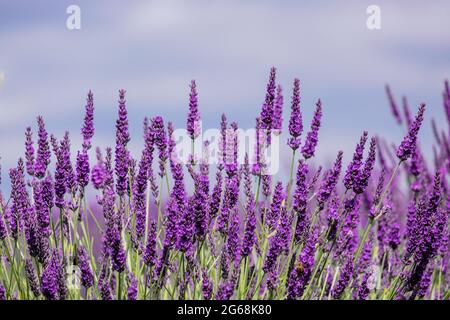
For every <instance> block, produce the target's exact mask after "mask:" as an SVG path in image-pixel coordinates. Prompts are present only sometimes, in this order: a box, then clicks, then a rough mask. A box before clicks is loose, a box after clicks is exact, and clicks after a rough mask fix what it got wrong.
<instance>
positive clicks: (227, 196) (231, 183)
mask: <svg viewBox="0 0 450 320" xmlns="http://www.w3.org/2000/svg"><path fill="white" fill-rule="evenodd" d="M238 197H239V182H238V178H237V176H233V177H231V178H230V177H227V178H226V180H225V192H224V197H223V202H222V208H221V210H220V214H219V217H218V218H217V230H218V231H219V232H222V233H225V232H226V230H227V227H228V221H229V218H230V214H231V212H232V211H233V209H234V207H235V206H236V204H237V202H238Z"/></svg>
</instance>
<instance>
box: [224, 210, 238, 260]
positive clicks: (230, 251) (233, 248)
mask: <svg viewBox="0 0 450 320" xmlns="http://www.w3.org/2000/svg"><path fill="white" fill-rule="evenodd" d="M239 226H240V225H239V213H238V210H237V208H236V209H234V210H233V213H232V214H231V217H230V223H229V225H228V230H227V242H226V252H227V256H228V259H229V262H230V263H232V264H234V265H235V266H236V265H237V263H238V262H239V258H240V257H239V256H240V246H239V244H240V239H239Z"/></svg>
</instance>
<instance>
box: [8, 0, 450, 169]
mask: <svg viewBox="0 0 450 320" xmlns="http://www.w3.org/2000/svg"><path fill="white" fill-rule="evenodd" d="M71 4H76V5H79V6H80V8H81V30H75V31H69V30H68V29H67V28H66V19H67V16H68V15H67V14H66V8H67V7H68V6H69V5H71ZM371 4H376V5H378V6H379V7H380V8H381V30H372V31H371V30H368V29H367V27H366V19H367V14H366V8H367V6H369V5H371ZM449 14H450V2H449V1H444V0H442V1H439V0H436V1H433V2H430V1H376V0H373V1H361V0H358V1H356V0H355V1H339V2H337V1H267V0H263V1H261V0H258V1H257V0H249V1H171V0H164V1H126V2H124V1H95V2H94V1H74V0H73V1H42V0H37V1H20V0H19V1H6V0H0V111H1V113H0V156H1V157H2V164H3V168H9V167H10V166H12V165H13V163H14V162H15V161H16V160H17V158H18V157H19V156H21V155H22V153H23V132H24V128H25V127H26V126H28V125H33V126H35V117H36V116H37V115H38V114H41V115H43V116H44V118H45V119H46V122H47V125H48V128H49V130H50V131H51V132H54V133H55V134H57V135H58V136H61V135H62V134H63V132H64V130H66V129H68V130H70V132H71V135H72V137H73V139H74V147H75V148H76V147H77V145H78V144H79V138H78V136H79V134H78V132H79V130H80V127H81V122H82V117H83V108H84V104H85V97H86V93H87V91H88V90H89V89H92V90H93V92H94V96H95V107H96V129H97V132H96V137H95V140H94V143H95V144H97V145H100V146H105V145H111V144H112V143H113V139H114V131H113V130H114V120H115V117H116V107H117V98H118V90H119V89H120V88H125V89H126V90H127V101H128V107H129V114H130V123H131V130H132V134H133V140H132V145H131V147H132V148H133V149H134V150H136V151H137V150H139V148H140V143H141V138H140V136H141V127H142V120H143V117H144V116H152V115H156V114H159V115H162V116H164V117H165V118H166V119H171V120H172V121H173V122H174V124H175V127H181V126H183V125H184V123H185V114H186V111H187V103H188V99H187V97H188V92H189V82H190V80H191V79H196V81H197V84H198V90H199V99H200V110H201V113H202V117H203V119H204V127H206V128H208V127H217V126H218V123H219V119H220V114H221V113H222V112H225V113H226V114H227V115H228V117H229V118H230V119H233V120H236V121H238V123H239V125H240V126H241V127H243V128H248V127H251V126H252V125H253V123H254V118H255V116H256V115H257V113H258V112H259V109H260V106H261V103H262V101H263V99H264V91H265V85H266V81H267V77H268V73H269V69H270V67H271V66H276V67H277V69H278V80H279V83H280V84H281V85H282V86H283V88H284V93H285V97H286V98H285V101H289V100H290V98H289V97H290V95H291V85H292V81H293V79H294V78H295V77H298V78H300V80H301V86H302V108H303V110H304V113H305V120H306V122H307V123H306V125H307V126H308V125H309V121H310V118H311V115H312V112H313V108H314V102H315V101H316V100H317V99H318V98H321V99H322V101H323V107H324V116H323V128H322V130H321V132H320V142H319V151H318V154H317V156H318V158H319V159H321V160H329V159H331V158H332V157H334V155H335V154H336V153H337V151H338V150H339V149H342V150H344V152H345V153H346V158H349V157H350V154H351V152H352V149H353V146H354V144H355V142H356V140H357V139H358V136H359V135H360V133H361V132H362V131H363V130H365V129H367V130H369V133H370V134H379V135H381V136H383V137H386V138H387V139H388V140H389V141H392V142H397V143H398V141H399V140H400V138H401V136H402V133H403V130H402V129H401V128H399V127H397V126H396V124H395V121H394V120H393V119H392V117H391V115H390V111H389V106H388V103H387V99H386V96H385V94H384V85H385V83H389V84H390V85H391V86H392V88H393V91H394V93H395V94H396V96H397V99H398V100H400V97H401V95H403V94H405V95H407V96H408V99H409V101H410V104H411V106H412V107H414V108H415V107H416V106H417V105H418V104H419V103H420V102H422V101H423V102H425V103H427V105H428V110H427V115H426V125H425V127H424V130H423V132H421V139H422V141H423V142H425V143H424V144H427V143H428V142H432V138H431V126H430V124H429V123H430V119H431V117H434V118H436V119H437V121H438V123H439V124H440V125H441V127H442V126H444V125H445V123H444V121H445V120H444V114H443V111H442V101H441V100H442V99H441V92H442V89H443V81H444V79H445V78H448V77H449V76H450V41H449V39H450V19H448V17H449ZM287 106H288V105H287ZM285 115H287V112H285ZM427 147H428V149H429V150H426V151H427V152H429V151H431V146H429V145H427ZM5 175H6V172H5V171H4V172H3V176H4V177H5Z"/></svg>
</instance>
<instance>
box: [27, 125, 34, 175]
mask: <svg viewBox="0 0 450 320" xmlns="http://www.w3.org/2000/svg"><path fill="white" fill-rule="evenodd" d="M25 160H26V162H25V167H26V169H27V173H28V174H29V175H30V176H33V175H34V147H33V133H32V132H31V127H27V129H26V131H25Z"/></svg>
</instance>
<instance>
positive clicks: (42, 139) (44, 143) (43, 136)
mask: <svg viewBox="0 0 450 320" xmlns="http://www.w3.org/2000/svg"><path fill="white" fill-rule="evenodd" d="M37 122H38V127H39V129H38V149H37V156H36V162H35V166H34V175H35V176H36V177H37V178H39V179H41V178H43V177H44V176H45V172H46V171H47V166H48V165H49V164H50V145H49V143H48V134H47V130H46V129H45V124H44V119H43V118H42V117H41V116H39V117H38V118H37Z"/></svg>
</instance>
